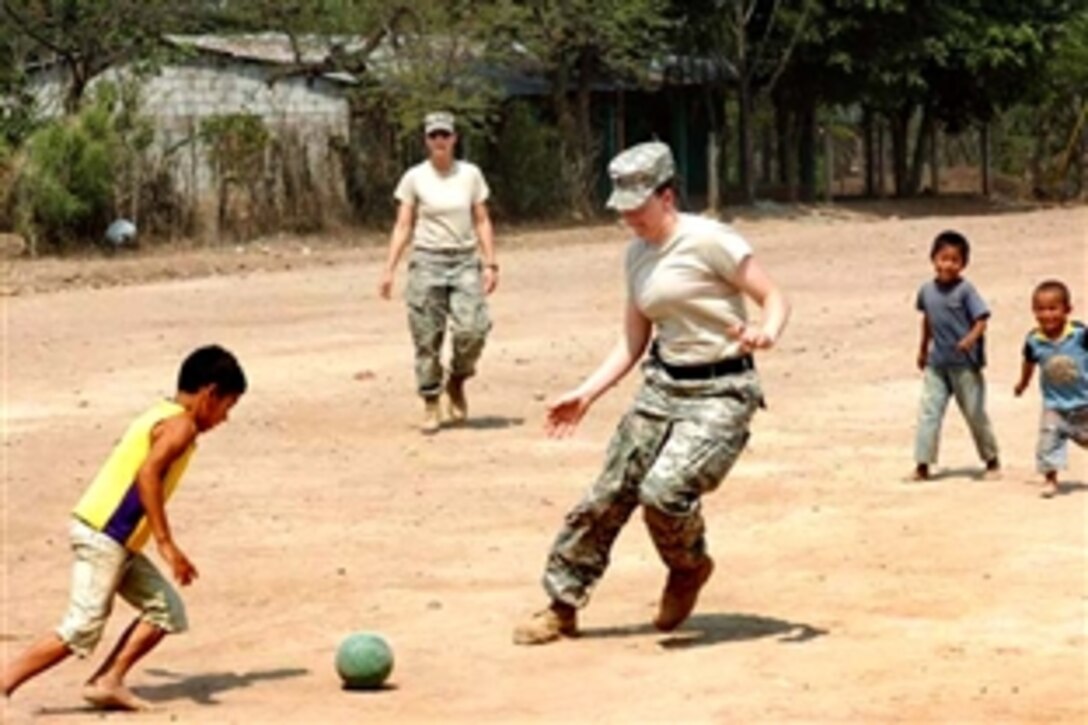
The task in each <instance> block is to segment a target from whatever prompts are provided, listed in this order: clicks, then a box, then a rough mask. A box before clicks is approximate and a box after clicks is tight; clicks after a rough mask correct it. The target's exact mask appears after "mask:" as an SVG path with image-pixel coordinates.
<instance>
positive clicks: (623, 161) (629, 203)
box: [607, 141, 676, 211]
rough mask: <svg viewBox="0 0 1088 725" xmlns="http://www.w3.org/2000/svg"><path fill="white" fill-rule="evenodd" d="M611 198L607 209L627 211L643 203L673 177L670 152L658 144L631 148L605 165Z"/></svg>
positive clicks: (674, 169)
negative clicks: (610, 182) (609, 180)
mask: <svg viewBox="0 0 1088 725" xmlns="http://www.w3.org/2000/svg"><path fill="white" fill-rule="evenodd" d="M608 175H609V176H611V177H612V195H611V196H609V197H608V203H607V206H608V208H609V209H615V210H616V211H631V210H632V209H637V208H639V207H640V206H642V205H643V204H645V203H646V200H647V199H649V198H650V195H651V194H653V193H654V190H655V189H657V187H659V186H661V185H662V184H664V183H665V182H666V181H668V180H670V179H671V178H672V177H673V176H675V175H676V164H675V162H674V161H673V158H672V151H670V150H669V147H668V146H666V145H665V144H663V143H661V142H660V141H650V142H648V143H640V144H639V145H637V146H632V147H631V148H629V149H627V150H626V151H624V152H623V153H621V154H619V155H618V156H616V158H614V159H612V162H611V163H609V164H608Z"/></svg>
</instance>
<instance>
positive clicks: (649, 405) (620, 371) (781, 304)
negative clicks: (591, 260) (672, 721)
mask: <svg viewBox="0 0 1088 725" xmlns="http://www.w3.org/2000/svg"><path fill="white" fill-rule="evenodd" d="M674 168H675V165H674V162H673V157H672V153H671V152H670V150H669V148H668V146H666V145H665V144H663V143H659V142H651V143H644V144H640V145H638V146H635V147H633V148H630V149H628V150H627V151H625V152H623V153H621V154H620V155H619V156H617V157H616V158H614V159H613V160H612V162H611V163H610V164H609V174H610V175H611V177H612V183H613V192H612V195H611V197H610V198H609V200H608V206H609V207H610V208H613V209H616V210H617V211H619V212H620V214H621V215H622V217H623V220H624V222H625V223H626V224H627V226H628V227H629V228H630V229H631V231H632V232H633V233H634V235H635V239H634V240H633V241H632V242H631V244H630V246H629V247H628V250H627V256H626V279H627V286H628V294H627V304H626V309H625V311H624V328H623V329H624V332H623V335H622V336H621V337H620V340H619V341H618V342H617V344H616V346H615V347H614V348H613V349H612V351H611V353H610V354H609V355H608V356H607V357H606V358H605V360H604V361H603V362H602V363H601V365H600V366H599V367H598V368H597V370H596V371H594V372H593V373H592V374H591V375H590V376H589V377H588V378H586V379H585V381H584V382H583V383H582V384H581V385H580V386H578V387H577V388H575V389H573V390H571V391H569V392H567V393H564V394H563V395H560V396H559V397H558V398H557V399H555V400H554V401H553V402H551V403H550V405H549V406H548V418H547V428H548V432H549V434H550V435H553V436H564V435H566V434H568V433H570V432H571V431H573V430H574V428H575V427H576V426H577V425H578V423H579V421H581V419H582V417H583V416H584V415H585V414H586V412H587V411H588V410H589V408H590V406H592V405H593V403H594V402H595V401H596V400H597V399H598V398H599V397H600V396H601V395H603V394H604V392H605V391H607V390H608V389H609V388H611V387H612V386H613V385H615V384H616V383H617V382H618V381H619V380H620V379H622V378H623V377H624V375H626V374H627V372H628V371H630V369H631V368H632V367H633V366H634V365H635V363H637V362H638V361H639V360H641V359H642V358H643V354H644V353H645V352H646V350H647V348H649V355H648V356H647V357H646V359H645V361H644V362H643V364H642V370H643V374H644V381H643V385H642V387H641V389H640V390H639V392H638V394H637V396H636V398H635V402H634V405H633V406H632V408H631V409H630V411H629V412H628V413H627V415H625V416H624V417H623V419H622V420H621V421H620V423H619V426H618V428H617V430H616V432H615V434H614V435H613V438H612V441H611V443H610V445H609V448H608V454H607V457H606V460H605V464H604V470H603V471H602V473H601V475H600V476H599V478H598V479H597V481H596V483H594V485H593V486H592V488H590V490H589V492H588V493H587V494H586V496H585V498H584V499H583V500H582V502H581V503H579V504H578V505H577V506H575V507H574V509H573V510H571V511H570V513H569V514H567V517H566V519H565V520H564V523H563V526H562V528H561V529H560V531H559V535H558V536H557V537H556V540H555V543H554V544H553V546H552V549H551V552H550V554H549V556H548V560H547V564H546V567H545V572H544V579H543V584H544V589H545V591H546V592H547V594H548V596H549V597H550V598H551V603H550V604H549V606H548V607H547V608H545V609H543V610H542V611H539V612H537V613H536V614H534V615H533V616H532V618H531V619H529V620H528V621H527V622H525V623H523V624H522V625H521V626H519V627H517V628H516V629H515V631H514V641H515V642H516V643H518V644H543V643H546V642H553V641H555V640H557V639H559V638H560V637H564V636H568V637H569V636H574V635H576V634H577V615H576V613H577V610H578V609H579V608H580V607H583V606H584V605H585V604H586V602H587V601H588V599H589V594H590V591H591V590H592V588H593V586H594V585H595V583H596V582H597V580H598V579H600V577H601V576H602V575H603V574H604V571H605V568H606V567H607V565H608V559H609V551H610V549H611V547H612V543H613V542H614V541H615V539H616V536H617V535H618V534H619V532H620V530H621V529H622V528H623V526H624V524H625V523H626V522H627V520H628V518H629V517H630V515H631V514H632V513H633V511H634V510H635V508H637V507H638V506H639V505H641V506H642V511H643V516H644V519H645V521H646V525H647V527H648V528H649V531H650V536H651V537H652V539H653V542H654V545H655V546H656V548H657V551H658V554H659V555H660V557H661V559H662V560H663V561H664V563H665V565H666V566H667V567H668V570H669V573H668V580H667V582H666V585H665V590H664V593H663V594H662V597H661V602H660V608H659V611H658V614H657V617H656V618H655V620H654V625H655V626H656V627H657V628H658V629H659V630H661V631H671V630H673V629H675V628H676V627H678V626H679V625H680V624H681V623H682V622H683V621H684V620H685V619H687V617H688V615H689V614H690V613H691V611H692V610H693V608H694V606H695V602H696V598H697V597H698V593H699V590H700V589H701V588H702V587H703V585H704V584H705V583H706V581H707V580H708V579H709V578H710V575H711V573H712V572H713V570H714V562H713V560H712V559H711V558H710V556H708V555H707V551H706V541H705V538H704V529H705V526H704V523H703V517H702V514H701V510H700V497H701V496H702V495H703V494H704V493H707V492H709V491H712V490H714V489H715V488H716V487H717V486H718V485H719V484H720V483H721V481H722V479H723V478H725V475H726V474H727V473H728V472H729V469H730V468H731V467H732V465H733V463H734V462H735V461H736V460H737V457H738V456H739V455H740V453H741V451H742V450H743V449H744V446H745V444H746V442H747V440H748V425H749V422H750V421H751V418H752V416H753V414H754V413H755V410H756V408H758V407H759V406H760V405H761V404H762V401H763V394H762V392H761V389H760V384H759V379H758V377H757V376H756V372H755V368H754V363H753V358H752V352H753V351H754V350H763V349H768V348H770V347H772V346H773V345H774V344H775V341H776V340H777V339H778V337H779V335H780V334H781V333H782V330H783V328H784V327H785V324H786V320H787V318H788V316H789V305H788V303H787V301H786V299H785V298H784V296H783V295H782V293H781V292H780V291H779V289H778V287H777V286H776V285H775V284H774V283H773V282H772V281H771V279H770V278H769V277H768V276H767V274H766V273H765V272H764V271H763V269H762V267H761V266H760V265H759V264H758V263H757V261H756V259H755V257H754V256H753V254H752V249H751V247H750V246H749V245H748V243H747V242H746V241H745V240H744V239H743V238H741V237H740V236H739V235H738V234H737V233H736V232H734V231H733V230H732V229H730V228H729V227H727V226H725V225H724V224H721V223H719V222H717V221H713V220H710V219H705V218H702V217H697V216H693V215H690V214H682V213H680V212H679V211H678V210H677V203H676V194H677V191H676V186H675V180H674V176H675V171H674ZM745 296H748V297H751V298H752V299H754V300H755V301H756V303H757V304H758V305H759V306H760V307H761V308H762V323H761V324H759V325H756V324H749V323H748V318H747V313H746V310H745V303H744V297H745ZM651 338H653V341H652V342H651Z"/></svg>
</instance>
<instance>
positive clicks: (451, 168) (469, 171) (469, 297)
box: [378, 112, 499, 434]
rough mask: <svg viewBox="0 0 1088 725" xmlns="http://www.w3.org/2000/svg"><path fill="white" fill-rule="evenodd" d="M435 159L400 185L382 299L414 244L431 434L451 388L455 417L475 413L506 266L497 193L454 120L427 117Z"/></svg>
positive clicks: (422, 381) (415, 311)
mask: <svg viewBox="0 0 1088 725" xmlns="http://www.w3.org/2000/svg"><path fill="white" fill-rule="evenodd" d="M424 136H425V141H424V142H425V144H426V147H427V160H426V161H423V162H422V163H420V164H417V165H416V166H413V167H412V168H410V169H408V171H407V172H405V174H404V176H403V177H401V180H400V183H399V184H397V188H396V191H395V192H394V196H395V198H396V199H397V201H398V202H399V207H398V209H397V220H396V223H395V224H394V226H393V233H392V235H391V236H390V240H389V256H388V258H387V262H386V267H385V271H384V273H383V274H382V278H381V282H380V284H379V290H378V291H379V294H380V295H381V296H382V297H383V298H384V299H389V298H390V297H391V295H392V292H393V277H394V274H395V272H396V268H397V263H398V262H399V261H400V258H401V255H402V254H403V253H404V250H405V249H406V248H407V246H408V244H409V243H411V245H412V253H411V257H410V259H409V261H408V286H407V289H406V290H405V298H406V300H407V302H408V326H409V328H410V329H411V332H412V341H413V343H414V344H415V361H416V362H415V372H416V385H417V388H418V390H419V394H420V395H421V396H422V397H423V403H424V408H423V423H422V425H421V430H422V431H423V432H424V433H428V434H431V433H435V432H437V431H438V429H439V427H440V425H441V422H442V413H441V408H440V405H439V399H440V397H441V395H442V392H443V387H444V388H445V392H446V395H447V397H448V416H449V420H450V421H451V422H454V423H459V422H462V421H464V420H465V419H466V418H467V416H468V400H467V399H466V397H465V381H466V380H468V379H469V378H470V377H472V376H473V375H475V373H476V363H477V361H478V360H479V359H480V354H481V353H482V352H483V349H484V343H485V342H486V340H487V333H488V331H489V330H490V329H491V320H490V318H489V317H488V311H487V301H486V297H485V296H486V295H489V294H491V293H492V292H494V291H495V287H496V286H497V285H498V281H499V265H498V264H497V263H496V262H495V240H494V232H493V230H492V227H491V217H490V215H489V214H488V212H487V198H488V196H489V194H490V191H489V189H488V187H487V182H486V181H485V180H484V176H483V173H481V171H480V169H479V168H478V167H477V166H475V165H474V164H471V163H469V162H467V161H461V160H459V159H456V158H454V148H455V147H456V145H457V133H456V131H455V129H454V118H453V115H452V114H450V113H446V112H436V113H429V114H427V116H426V118H425V119H424ZM447 324H448V325H449V327H450V332H451V337H452V343H453V344H452V348H453V353H452V356H451V359H450V364H449V375H448V377H446V379H445V380H443V374H444V371H443V366H442V360H441V352H442V341H443V340H444V339H445V335H446V327H447Z"/></svg>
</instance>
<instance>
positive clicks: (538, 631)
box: [514, 602, 578, 644]
mask: <svg viewBox="0 0 1088 725" xmlns="http://www.w3.org/2000/svg"><path fill="white" fill-rule="evenodd" d="M576 636H578V612H577V610H575V608H574V607H572V606H570V605H569V604H564V603H563V602H552V603H551V605H550V606H549V607H548V608H547V609H542V610H540V611H539V612H537V613H536V614H534V615H533V616H532V617H530V618H529V619H528V620H527V621H526V622H525V623H524V624H519V625H518V626H517V627H515V628H514V644H548V643H549V642H555V641H556V640H558V639H559V638H560V637H576Z"/></svg>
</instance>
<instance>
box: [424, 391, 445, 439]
mask: <svg viewBox="0 0 1088 725" xmlns="http://www.w3.org/2000/svg"><path fill="white" fill-rule="evenodd" d="M441 424H442V410H441V408H439V406H438V398H424V399H423V422H422V423H421V424H420V426H419V429H420V430H421V431H423V432H424V433H426V434H428V435H430V434H432V433H437V432H438V428H439V426H440V425H441Z"/></svg>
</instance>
